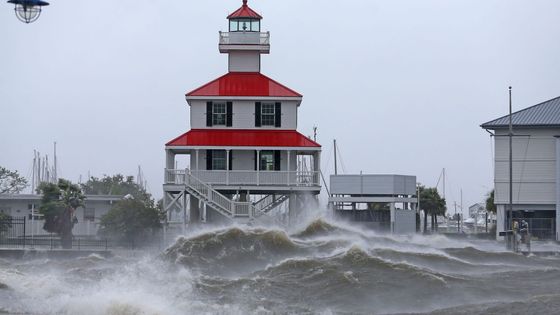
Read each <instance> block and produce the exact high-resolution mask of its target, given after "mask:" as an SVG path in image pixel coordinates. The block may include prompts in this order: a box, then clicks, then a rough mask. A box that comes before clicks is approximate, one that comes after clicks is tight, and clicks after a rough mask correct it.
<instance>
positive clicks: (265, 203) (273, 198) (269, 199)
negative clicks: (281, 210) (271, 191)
mask: <svg viewBox="0 0 560 315" xmlns="http://www.w3.org/2000/svg"><path fill="white" fill-rule="evenodd" d="M285 200H286V196H285V195H268V196H266V197H264V198H262V199H261V200H259V201H257V202H256V203H255V204H254V205H255V209H256V210H257V211H258V212H259V213H264V212H268V210H270V209H267V208H268V207H270V206H271V205H272V204H274V203H277V202H284V201H285Z"/></svg>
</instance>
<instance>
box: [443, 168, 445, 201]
mask: <svg viewBox="0 0 560 315" xmlns="http://www.w3.org/2000/svg"><path fill="white" fill-rule="evenodd" d="M443 199H445V167H444V168H443Z"/></svg>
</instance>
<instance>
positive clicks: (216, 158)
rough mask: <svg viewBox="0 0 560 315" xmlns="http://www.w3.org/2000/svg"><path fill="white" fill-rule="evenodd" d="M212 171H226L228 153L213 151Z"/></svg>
mask: <svg viewBox="0 0 560 315" xmlns="http://www.w3.org/2000/svg"><path fill="white" fill-rule="evenodd" d="M212 170H222V171H225V170H226V151H225V150H213V151H212Z"/></svg>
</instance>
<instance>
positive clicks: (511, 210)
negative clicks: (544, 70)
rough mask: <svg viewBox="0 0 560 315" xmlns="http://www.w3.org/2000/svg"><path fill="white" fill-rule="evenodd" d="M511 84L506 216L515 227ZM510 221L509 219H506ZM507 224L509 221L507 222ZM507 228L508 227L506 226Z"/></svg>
mask: <svg viewBox="0 0 560 315" xmlns="http://www.w3.org/2000/svg"><path fill="white" fill-rule="evenodd" d="M511 103H512V102H511V86H510V87H509V133H508V136H509V212H508V214H507V215H506V218H509V221H511V222H509V224H510V225H511V227H512V228H513V220H512V219H513V124H512V117H511V114H512V113H511V112H512V106H511ZM506 221H508V220H506ZM506 224H507V223H506ZM506 230H507V228H506Z"/></svg>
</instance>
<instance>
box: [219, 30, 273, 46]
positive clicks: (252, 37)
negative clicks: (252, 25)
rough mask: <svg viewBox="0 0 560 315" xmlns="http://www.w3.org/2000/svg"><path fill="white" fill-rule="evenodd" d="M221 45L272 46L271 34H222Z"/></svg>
mask: <svg viewBox="0 0 560 315" xmlns="http://www.w3.org/2000/svg"><path fill="white" fill-rule="evenodd" d="M220 45H270V33H269V32H266V33H259V32H220Z"/></svg>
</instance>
